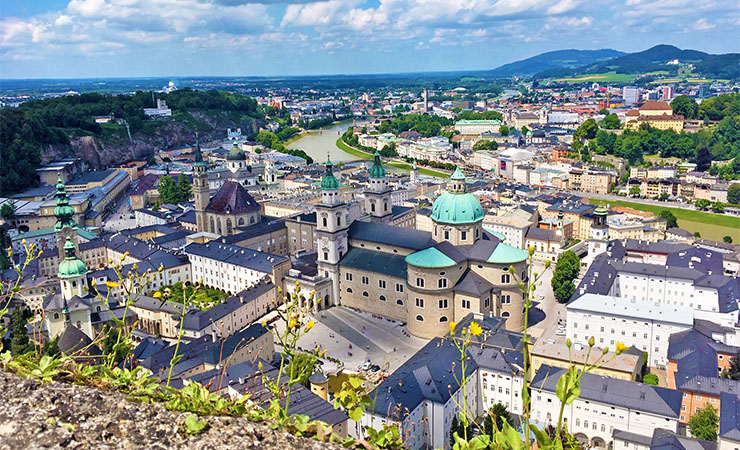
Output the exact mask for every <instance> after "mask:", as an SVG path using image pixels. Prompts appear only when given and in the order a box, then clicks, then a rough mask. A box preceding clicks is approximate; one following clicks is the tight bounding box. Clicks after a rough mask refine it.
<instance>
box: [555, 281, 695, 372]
mask: <svg viewBox="0 0 740 450" xmlns="http://www.w3.org/2000/svg"><path fill="white" fill-rule="evenodd" d="M566 310H567V321H566V324H567V325H566V335H567V336H568V338H569V339H570V340H571V341H572V342H575V343H580V344H582V345H588V340H589V338H590V337H592V336H593V337H594V339H595V340H596V345H598V346H599V347H602V348H603V347H609V348H612V349H613V348H615V346H616V343H617V341H619V342H622V343H623V344H624V345H626V346H628V347H636V348H638V349H640V350H642V351H643V352H647V354H648V365H649V366H651V367H659V368H664V367H665V366H666V364H668V359H667V356H668V338H669V337H670V335H671V334H673V333H678V332H679V331H684V330H688V329H690V328H692V327H693V325H694V317H693V310H691V309H690V308H685V307H682V306H675V305H669V304H664V303H652V302H646V301H640V300H627V299H624V298H618V297H612V296H608V295H597V294H585V295H582V296H581V297H578V298H577V299H576V300H574V301H572V302H570V303H569V304H568V305H567V306H566Z"/></svg>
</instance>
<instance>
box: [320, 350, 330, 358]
mask: <svg viewBox="0 0 740 450" xmlns="http://www.w3.org/2000/svg"><path fill="white" fill-rule="evenodd" d="M327 353H329V350H326V349H324V351H323V352H321V356H322V357H323V356H326V354H327Z"/></svg>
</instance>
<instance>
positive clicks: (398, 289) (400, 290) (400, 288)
mask: <svg viewBox="0 0 740 450" xmlns="http://www.w3.org/2000/svg"><path fill="white" fill-rule="evenodd" d="M396 292H403V285H402V284H401V283H396Z"/></svg>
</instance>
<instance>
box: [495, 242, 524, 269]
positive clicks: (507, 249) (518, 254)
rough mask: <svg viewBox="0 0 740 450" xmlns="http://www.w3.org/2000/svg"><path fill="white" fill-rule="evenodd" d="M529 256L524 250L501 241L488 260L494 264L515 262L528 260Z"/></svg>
mask: <svg viewBox="0 0 740 450" xmlns="http://www.w3.org/2000/svg"><path fill="white" fill-rule="evenodd" d="M528 257H529V254H528V253H527V252H525V251H524V250H521V249H518V248H516V247H512V246H511V245H506V244H504V243H503V242H499V243H498V245H497V246H496V248H495V249H494V250H493V253H491V256H489V257H488V262H489V263H494V264H514V263H518V262H522V261H526V260H527V258H528Z"/></svg>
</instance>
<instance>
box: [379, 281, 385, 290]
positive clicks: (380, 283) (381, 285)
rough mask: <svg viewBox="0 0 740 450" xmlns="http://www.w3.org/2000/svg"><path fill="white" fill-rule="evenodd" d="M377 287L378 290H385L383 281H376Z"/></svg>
mask: <svg viewBox="0 0 740 450" xmlns="http://www.w3.org/2000/svg"><path fill="white" fill-rule="evenodd" d="M378 287H379V288H380V289H385V280H378Z"/></svg>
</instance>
